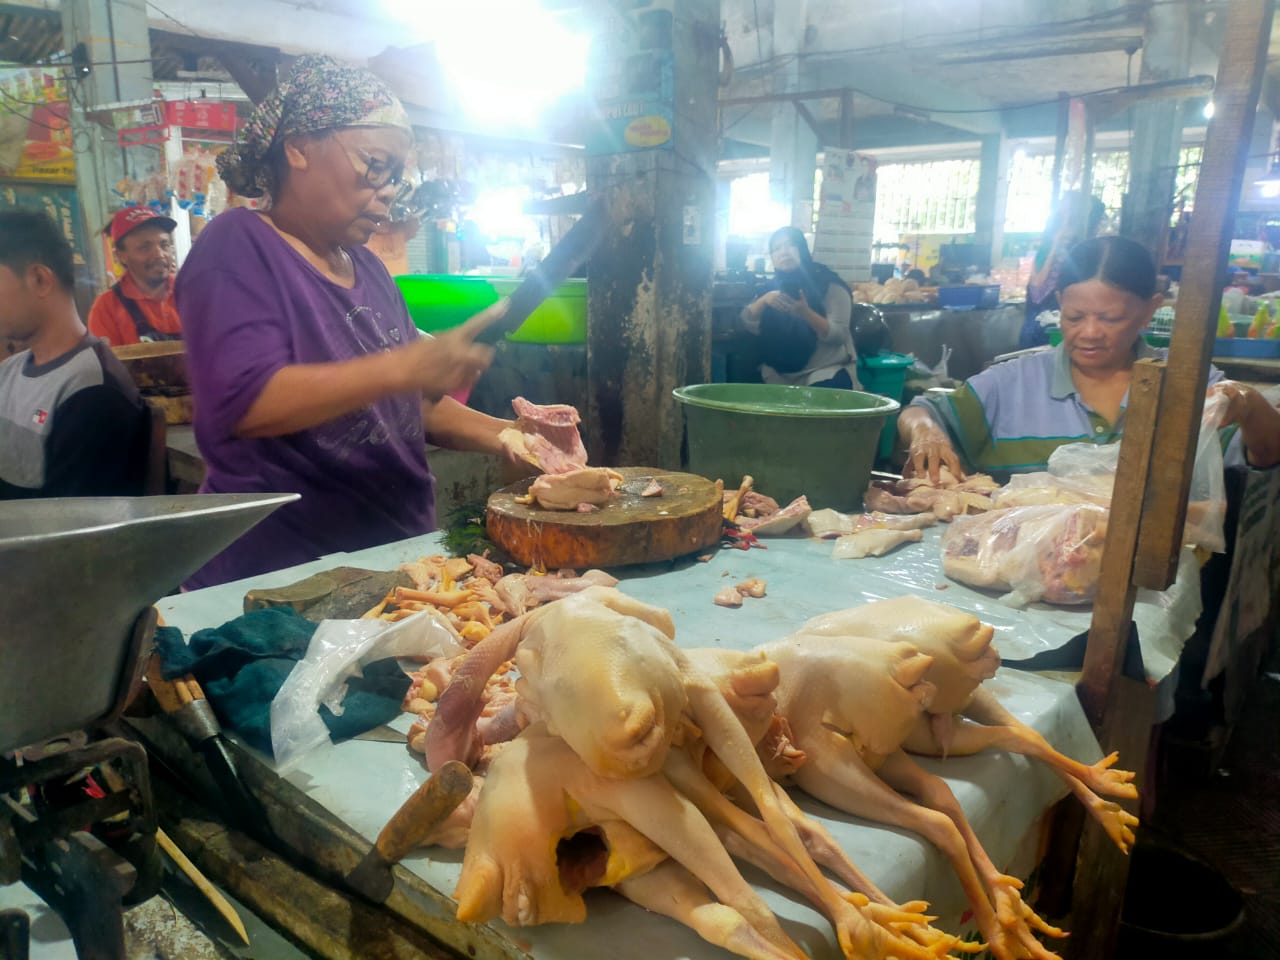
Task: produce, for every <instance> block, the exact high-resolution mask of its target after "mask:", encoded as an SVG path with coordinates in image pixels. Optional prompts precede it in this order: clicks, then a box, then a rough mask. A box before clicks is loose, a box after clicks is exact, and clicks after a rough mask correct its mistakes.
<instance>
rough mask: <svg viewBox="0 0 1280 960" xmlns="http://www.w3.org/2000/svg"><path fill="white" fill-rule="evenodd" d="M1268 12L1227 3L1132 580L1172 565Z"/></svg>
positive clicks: (1154, 581) (1265, 3) (1241, 2)
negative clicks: (1156, 472)
mask: <svg viewBox="0 0 1280 960" xmlns="http://www.w3.org/2000/svg"><path fill="white" fill-rule="evenodd" d="M1274 12H1275V3H1274V0H1236V2H1234V3H1232V4H1230V5H1229V6H1228V8H1227V13H1226V18H1227V19H1226V35H1225V39H1224V41H1223V44H1222V49H1221V51H1220V53H1219V57H1218V64H1219V67H1218V83H1217V88H1216V90H1215V92H1214V95H1213V102H1214V110H1215V113H1214V117H1213V120H1211V121H1210V123H1209V132H1208V134H1207V136H1206V138H1205V147H1204V158H1203V160H1202V162H1201V166H1200V179H1199V182H1198V184H1197V186H1196V201H1195V210H1196V214H1195V216H1194V217H1192V218H1191V228H1190V232H1189V234H1188V237H1187V256H1186V266H1185V267H1184V268H1183V274H1182V285H1181V288H1180V290H1179V293H1178V303H1177V308H1176V313H1175V317H1174V324H1173V337H1172V340H1171V342H1170V349H1169V364H1168V371H1167V373H1166V376H1165V389H1164V391H1163V395H1162V397H1161V411H1160V429H1159V430H1158V431H1157V434H1156V439H1155V447H1154V450H1153V452H1152V459H1153V462H1154V463H1156V464H1158V465H1159V467H1160V470H1159V475H1158V476H1156V477H1153V478H1152V479H1151V482H1150V486H1149V487H1148V491H1147V506H1146V514H1145V516H1144V519H1143V522H1142V527H1141V530H1140V533H1139V537H1138V552H1137V557H1136V558H1135V562H1134V578H1133V579H1134V582H1135V583H1136V584H1137V585H1138V586H1141V587H1148V588H1150V589H1153V590H1163V589H1165V588H1167V587H1168V586H1169V585H1170V584H1171V583H1173V580H1174V577H1175V576H1176V574H1177V569H1178V557H1179V554H1180V553H1181V549H1182V532H1183V527H1184V525H1185V523H1186V514H1187V495H1188V491H1189V490H1190V487H1191V466H1192V464H1193V463H1194V462H1195V451H1196V441H1197V440H1198V438H1199V434H1200V415H1201V412H1202V411H1203V409H1204V395H1205V390H1206V387H1207V384H1208V379H1209V358H1210V357H1211V356H1212V354H1213V345H1214V336H1215V328H1216V321H1217V316H1218V307H1219V304H1220V303H1221V298H1222V287H1223V284H1224V282H1225V279H1226V271H1227V254H1228V251H1229V249H1230V245H1231V234H1232V229H1231V226H1232V223H1233V221H1234V218H1235V212H1236V208H1237V207H1238V205H1239V202H1240V186H1241V183H1242V182H1243V180H1244V168H1245V161H1246V160H1247V158H1248V154H1249V141H1250V137H1251V135H1252V131H1253V118H1254V113H1255V112H1256V110H1257V106H1258V96H1259V93H1260V91H1261V89H1262V77H1263V74H1264V72H1265V70H1266V65H1267V45H1268V43H1269V42H1270V38H1271V21H1272V18H1273V16H1274Z"/></svg>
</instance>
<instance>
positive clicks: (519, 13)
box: [402, 0, 589, 126]
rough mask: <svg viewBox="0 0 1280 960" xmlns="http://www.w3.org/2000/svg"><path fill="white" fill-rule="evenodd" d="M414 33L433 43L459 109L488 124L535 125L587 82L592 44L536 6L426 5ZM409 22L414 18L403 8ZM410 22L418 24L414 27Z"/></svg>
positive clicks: (510, 1) (501, 0)
mask: <svg viewBox="0 0 1280 960" xmlns="http://www.w3.org/2000/svg"><path fill="white" fill-rule="evenodd" d="M412 6H413V7H416V8H417V9H418V12H417V14H416V17H417V18H421V17H423V16H424V15H427V19H426V20H425V21H422V20H421V19H419V20H418V22H417V24H416V26H417V27H418V28H419V29H420V30H422V31H424V32H426V33H428V35H429V37H430V39H431V40H433V41H435V47H436V56H437V57H438V58H439V61H440V66H441V68H442V69H443V71H444V74H445V77H446V78H447V79H448V81H449V84H450V87H451V88H452V89H453V91H454V93H455V94H456V95H457V97H458V100H459V106H461V108H462V111H463V112H464V113H465V114H466V115H467V116H469V117H471V118H473V119H475V120H478V121H480V122H482V123H489V124H498V123H512V122H518V121H527V122H526V123H524V124H522V125H524V126H528V125H529V124H530V123H532V122H536V121H537V119H538V117H539V115H540V114H541V113H542V112H543V111H544V110H545V109H546V108H547V107H549V106H550V105H551V104H553V103H555V101H556V100H558V99H560V98H561V97H563V96H565V95H567V94H570V93H573V92H575V91H578V90H581V89H582V88H583V85H584V83H585V82H586V74H587V48H588V46H589V39H588V37H587V36H586V35H584V34H579V33H574V32H573V31H572V30H569V29H568V28H567V27H565V26H564V24H562V23H561V22H560V21H559V20H558V19H557V18H556V17H554V16H552V15H551V14H550V13H549V12H548V11H547V10H545V9H543V7H542V6H541V5H540V4H538V3H533V2H530V0H487V2H480V3H469V4H464V3H456V4H455V3H447V4H440V5H435V4H422V5H421V6H420V7H419V6H418V5H417V4H413V5H412ZM402 9H404V11H405V13H404V16H405V17H406V19H409V18H412V17H415V14H412V13H409V12H408V11H409V5H406V6H405V7H404V8H402ZM410 22H412V21H410Z"/></svg>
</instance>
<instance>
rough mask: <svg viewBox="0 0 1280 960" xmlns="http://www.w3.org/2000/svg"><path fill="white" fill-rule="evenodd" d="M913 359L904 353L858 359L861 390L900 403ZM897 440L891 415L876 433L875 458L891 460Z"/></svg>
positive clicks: (905, 390)
mask: <svg viewBox="0 0 1280 960" xmlns="http://www.w3.org/2000/svg"><path fill="white" fill-rule="evenodd" d="M915 362H916V360H915V357H912V356H909V355H908V354H905V353H881V354H879V355H877V356H874V357H859V358H858V380H860V381H861V382H862V389H864V390H866V391H868V392H870V393H877V394H879V395H880V396H882V397H888V398H889V399H890V400H897V401H899V402H901V401H902V400H903V394H905V393H906V392H907V371H908V370H910V369H911V365H912V364H913V363H915ZM897 440H898V415H897V414H896V413H894V414H891V415H890V416H889V417H888V418H887V420H886V422H885V425H884V429H883V430H881V431H880V442H879V445H878V446H877V449H876V456H877V457H878V458H879V459H881V460H888V459H889V458H890V457H892V456H893V447H894V444H895V443H897Z"/></svg>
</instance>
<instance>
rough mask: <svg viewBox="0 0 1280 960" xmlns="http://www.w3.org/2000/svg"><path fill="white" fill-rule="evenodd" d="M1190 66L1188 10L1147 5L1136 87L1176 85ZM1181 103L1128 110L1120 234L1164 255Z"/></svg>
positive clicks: (1179, 142) (1167, 102) (1181, 6)
mask: <svg viewBox="0 0 1280 960" xmlns="http://www.w3.org/2000/svg"><path fill="white" fill-rule="evenodd" d="M1190 67H1191V8H1190V6H1189V5H1187V4H1152V5H1151V7H1150V8H1149V9H1148V11H1147V20H1146V28H1145V38H1144V41H1143V48H1142V71H1141V73H1140V74H1139V77H1138V81H1139V82H1140V83H1155V82H1157V81H1160V80H1178V79H1182V78H1184V77H1186V76H1188V75H1189V73H1190ZM1182 123H1183V101H1181V100H1154V101H1151V102H1150V103H1139V104H1138V105H1137V106H1135V107H1134V108H1133V144H1132V146H1131V148H1130V150H1129V195H1128V197H1127V198H1126V199H1127V202H1126V204H1125V209H1124V217H1123V218H1122V221H1123V222H1122V223H1121V233H1123V234H1124V235H1125V236H1127V237H1132V238H1133V239H1134V240H1137V241H1138V242H1139V243H1141V244H1143V245H1144V246H1145V247H1146V248H1147V249H1148V250H1150V251H1151V253H1152V255H1153V256H1154V257H1155V258H1156V260H1157V266H1158V265H1159V260H1160V259H1161V258H1162V257H1163V256H1164V247H1165V238H1166V234H1167V232H1168V229H1169V214H1170V205H1171V204H1172V202H1173V188H1174V180H1175V168H1176V167H1177V165H1178V151H1179V149H1180V148H1181V146H1182Z"/></svg>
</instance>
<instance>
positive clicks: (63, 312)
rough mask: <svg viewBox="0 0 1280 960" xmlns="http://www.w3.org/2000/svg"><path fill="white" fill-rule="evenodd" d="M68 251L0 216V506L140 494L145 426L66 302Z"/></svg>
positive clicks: (130, 392)
mask: <svg viewBox="0 0 1280 960" xmlns="http://www.w3.org/2000/svg"><path fill="white" fill-rule="evenodd" d="M74 283H75V278H74V274H73V271H72V255H71V245H70V244H69V243H67V241H66V238H65V237H63V236H62V234H61V232H60V231H59V230H58V228H57V227H56V226H55V225H54V223H53V221H52V220H50V219H49V218H48V217H47V216H45V215H44V214H41V213H35V212H30V211H25V210H12V211H6V212H3V213H0V339H3V338H8V339H10V340H11V341H14V342H16V343H17V345H18V346H19V351H18V352H17V353H16V354H14V355H13V356H11V357H8V358H7V359H3V360H0V500H13V499H20V498H28V497H90V496H100V497H105V496H139V495H141V494H142V492H143V483H144V478H145V475H146V462H147V444H148V437H149V430H150V420H149V417H148V414H147V409H146V405H145V402H144V401H143V400H142V398H141V397H140V396H139V394H138V390H137V388H136V387H135V386H134V384H133V381H132V379H131V378H130V377H129V374H128V372H127V371H126V370H125V369H124V367H123V365H122V364H121V363H120V361H119V360H117V359H116V357H115V355H114V354H113V353H112V352H111V350H110V348H109V347H108V346H107V345H106V344H105V343H104V342H103V341H101V340H99V339H98V338H96V337H93V336H91V335H89V334H88V332H87V331H86V330H85V326H84V324H83V323H82V322H81V320H80V315H79V313H78V312H77V311H76V305H75V301H74V300H73V299H72V290H73V288H74Z"/></svg>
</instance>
